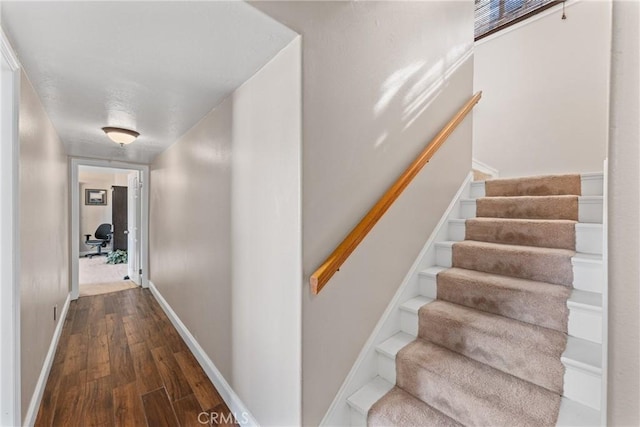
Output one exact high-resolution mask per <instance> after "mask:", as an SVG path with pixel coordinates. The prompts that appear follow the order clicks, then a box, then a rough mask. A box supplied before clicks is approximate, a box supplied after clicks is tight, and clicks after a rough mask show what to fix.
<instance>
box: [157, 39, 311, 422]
mask: <svg viewBox="0 0 640 427" xmlns="http://www.w3.org/2000/svg"><path fill="white" fill-rule="evenodd" d="M300 79H301V75H300V40H299V39H296V40H295V41H294V42H292V43H291V44H290V45H289V46H287V47H286V48H285V49H283V50H282V51H281V52H280V53H279V54H278V55H277V56H276V57H274V58H273V59H272V60H271V61H270V62H269V63H268V64H266V65H265V66H264V67H263V68H262V69H261V70H260V71H259V72H258V73H257V74H256V75H254V76H253V77H252V78H251V79H249V80H248V81H247V82H245V83H244V84H243V85H242V86H241V87H240V88H238V89H237V90H236V91H235V92H234V93H233V95H232V96H231V97H230V98H228V99H226V100H225V101H224V102H223V103H222V104H220V105H219V106H218V107H216V108H215V109H214V110H213V111H212V112H211V113H209V114H208V115H207V116H206V117H205V118H204V119H202V120H201V121H200V123H198V124H197V125H196V126H194V127H193V128H192V129H191V130H190V131H189V132H188V133H187V134H186V135H185V136H184V137H182V138H181V139H180V141H178V142H177V143H176V144H174V145H173V146H171V147H170V148H169V149H168V150H167V151H165V152H164V153H162V154H161V155H160V156H158V158H156V160H155V161H154V163H153V165H152V166H151V208H150V246H151V248H150V255H151V262H150V269H151V277H150V278H151V281H152V282H153V283H154V285H155V286H156V287H157V289H158V290H159V291H160V293H161V294H162V295H163V297H164V298H165V299H166V300H167V302H168V303H169V305H171V307H172V309H173V310H174V311H175V312H176V314H177V315H178V317H180V319H181V320H182V321H183V322H184V323H185V325H186V326H187V328H188V329H189V331H190V332H191V333H192V334H193V335H194V337H195V338H196V340H197V341H198V342H199V344H200V345H201V346H202V347H203V348H204V350H205V352H206V353H207V355H208V356H209V357H210V358H211V360H212V361H213V362H214V364H215V365H216V367H217V368H218V370H219V371H220V372H221V373H222V374H223V376H224V377H225V379H226V380H227V382H228V383H229V384H230V385H231V386H232V388H233V389H234V391H235V392H236V393H237V395H238V396H239V397H240V399H241V400H242V401H243V403H244V404H245V405H246V406H247V407H248V409H249V410H250V411H251V413H252V415H253V416H254V417H255V418H256V419H257V420H258V421H259V422H260V424H261V425H297V424H300V413H301V409H300V402H301V392H300V388H301V366H300V365H301V360H300V346H301V344H300V340H301V332H300V329H301V320H300V306H301V298H300V291H301V288H300V280H301V276H302V267H301V265H302V255H301V245H302V237H301V212H300V211H301V194H300V192H301V165H300V156H301V141H300V136H301V135H300V134H301V130H300V120H301V117H300V108H301V106H300V103H301V94H300V90H301V89H300ZM240 415H241V414H238V416H240Z"/></svg>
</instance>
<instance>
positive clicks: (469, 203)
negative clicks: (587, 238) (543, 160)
mask: <svg viewBox="0 0 640 427" xmlns="http://www.w3.org/2000/svg"><path fill="white" fill-rule="evenodd" d="M602 213H603V210H602V196H579V197H578V222H584V223H594V224H602ZM460 215H461V217H462V218H463V219H471V218H475V217H476V199H464V200H461V201H460Z"/></svg>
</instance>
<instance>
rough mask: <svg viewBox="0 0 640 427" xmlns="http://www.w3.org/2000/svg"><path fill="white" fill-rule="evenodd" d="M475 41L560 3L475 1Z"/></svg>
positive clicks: (543, 0)
mask: <svg viewBox="0 0 640 427" xmlns="http://www.w3.org/2000/svg"><path fill="white" fill-rule="evenodd" d="M475 1H476V26H475V39H476V40H479V39H481V38H483V37H486V36H488V35H490V34H493V33H495V32H496V31H499V30H502V29H503V28H506V27H508V26H509V25H513V24H515V23H516V22H520V21H522V20H523V19H527V18H528V17H530V16H533V15H535V14H536V13H539V12H542V11H543V10H545V9H547V8H549V7H551V6H554V5H556V4H558V3H562V1H559V0H475Z"/></svg>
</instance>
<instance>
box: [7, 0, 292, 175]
mask: <svg viewBox="0 0 640 427" xmlns="http://www.w3.org/2000/svg"><path fill="white" fill-rule="evenodd" d="M2 26H3V29H4V31H5V32H6V33H7V35H8V37H9V39H10V41H11V43H12V45H13V47H14V49H15V50H16V52H17V54H18V57H19V59H20V61H21V63H22V65H23V67H24V69H25V71H26V73H27V75H28V76H29V79H30V81H31V83H32V84H33V86H34V87H35V89H36V91H37V93H38V95H39V96H40V98H41V100H42V102H43V104H44V106H45V109H46V110H47V113H48V114H49V117H50V118H51V120H52V121H53V124H54V126H55V128H56V130H57V131H58V134H59V136H60V138H61V139H62V140H63V142H64V143H65V146H66V147H67V152H68V154H69V155H72V156H80V157H92V158H101V159H112V160H124V161H132V162H138V163H150V162H151V161H152V160H153V158H154V157H155V156H156V155H157V154H158V153H160V152H162V151H164V150H165V149H166V148H167V147H168V146H170V145H171V144H173V143H174V142H175V141H176V140H177V139H178V138H179V137H180V136H182V135H183V134H184V133H185V132H186V131H187V130H188V129H189V128H191V127H192V126H193V125H194V124H195V123H197V121H198V120H199V119H201V118H202V117H203V116H204V115H205V114H206V113H208V112H209V111H210V110H211V109H212V108H213V107H215V106H216V105H218V104H219V103H220V101H222V100H223V99H224V98H225V97H227V96H228V95H229V94H230V93H231V92H232V91H233V90H234V89H236V88H237V87H238V86H240V85H241V84H242V83H243V82H244V81H246V80H247V79H248V78H249V77H251V76H252V75H253V74H254V73H255V72H256V71H258V69H260V68H261V67H262V66H263V65H264V64H266V63H267V62H268V61H269V60H270V59H271V58H272V57H273V56H275V54H276V53H277V52H279V51H280V50H281V49H282V48H283V47H284V46H286V45H287V44H288V43H289V42H290V41H291V40H292V39H293V38H294V37H295V33H294V32H293V31H291V30H289V29H288V28H286V27H284V26H283V25H281V24H279V23H278V22H276V21H274V20H273V19H271V18H269V17H267V16H266V15H263V14H262V13H261V12H259V11H257V10H256V9H254V8H252V7H251V6H249V5H248V4H246V3H244V2H242V1H211V2H202V1H200V2H164V1H160V2H148V1H145V2H115V1H114V2H94V1H88V2H17V1H16V2H11V1H3V3H2ZM104 126H120V127H126V128H132V129H135V130H137V131H138V132H140V134H141V136H140V137H139V138H138V140H137V141H136V142H134V143H133V144H132V145H130V146H127V147H125V148H121V147H120V146H118V145H116V144H115V143H113V142H111V141H110V140H109V139H108V138H107V137H106V136H105V135H104V133H103V132H102V130H101V128H102V127H104Z"/></svg>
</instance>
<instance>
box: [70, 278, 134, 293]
mask: <svg viewBox="0 0 640 427" xmlns="http://www.w3.org/2000/svg"><path fill="white" fill-rule="evenodd" d="M137 287H138V286H137V285H136V284H135V283H133V282H132V281H131V280H120V281H118V282H107V283H90V284H86V285H80V296H81V297H88V296H92V295H102V294H108V293H111V292H118V291H124V290H126V289H132V288H137Z"/></svg>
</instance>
